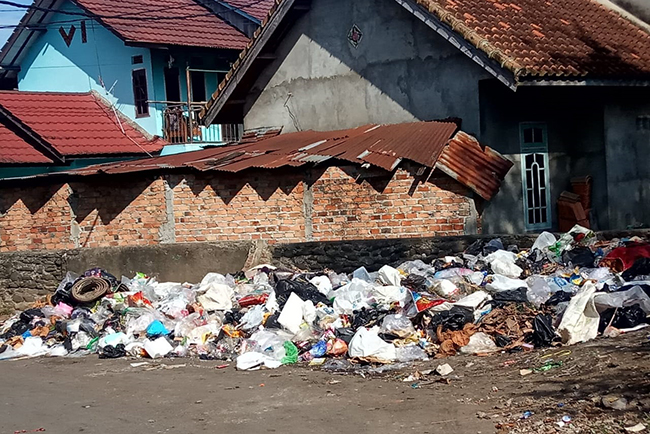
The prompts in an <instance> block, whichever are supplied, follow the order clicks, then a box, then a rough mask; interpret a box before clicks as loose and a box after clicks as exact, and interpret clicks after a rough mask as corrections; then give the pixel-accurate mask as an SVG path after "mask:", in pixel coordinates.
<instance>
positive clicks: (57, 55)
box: [18, 2, 164, 135]
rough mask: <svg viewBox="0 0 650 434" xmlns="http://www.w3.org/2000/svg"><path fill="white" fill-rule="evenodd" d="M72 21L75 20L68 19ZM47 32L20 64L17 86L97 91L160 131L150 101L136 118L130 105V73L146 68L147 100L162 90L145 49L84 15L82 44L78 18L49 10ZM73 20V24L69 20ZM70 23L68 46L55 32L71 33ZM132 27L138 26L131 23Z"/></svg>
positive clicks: (149, 128)
mask: <svg viewBox="0 0 650 434" xmlns="http://www.w3.org/2000/svg"><path fill="white" fill-rule="evenodd" d="M61 9H62V10H65V11H70V12H73V11H74V12H77V11H79V9H78V8H77V7H76V6H74V5H73V4H71V3H69V2H67V3H65V4H64V6H63V7H62V8H61ZM73 20H74V21H73ZM60 21H65V22H66V23H64V24H49V25H48V26H47V31H46V32H44V33H43V34H42V35H40V36H39V37H38V40H37V41H36V43H35V44H34V45H33V46H32V47H31V49H30V50H29V52H28V53H27V55H26V57H25V59H24V60H23V62H22V64H21V65H20V67H21V71H20V73H19V75H18V89H19V90H26V91H59V92H87V91H89V90H96V91H98V92H99V93H100V94H101V95H103V96H104V97H105V98H106V99H108V100H109V101H111V102H112V103H114V104H115V107H116V108H117V109H118V110H120V111H121V112H122V113H124V114H125V115H126V116H128V117H130V118H132V119H134V120H135V121H136V122H137V123H138V124H139V125H140V126H142V127H143V128H144V129H145V130H147V131H148V132H149V133H151V134H157V135H160V134H161V133H162V114H161V113H160V111H159V108H157V107H156V106H153V105H150V107H149V116H148V117H141V118H136V116H135V106H134V103H133V100H134V98H133V87H132V83H131V71H132V70H134V69H141V68H144V69H145V70H146V72H147V85H148V93H149V99H151V100H154V99H159V98H160V96H162V95H160V96H159V95H158V94H157V92H156V90H158V91H159V90H160V89H161V88H162V89H163V90H164V86H163V85H162V82H161V83H160V85H159V86H156V85H154V80H155V79H157V80H162V79H163V77H162V71H160V77H156V76H154V75H153V70H152V67H151V53H150V50H149V49H148V48H140V47H127V46H126V45H124V42H122V40H120V39H119V38H118V37H117V36H115V35H114V34H113V33H111V32H110V31H109V30H107V29H106V28H104V27H103V26H101V25H100V24H98V23H97V22H95V21H92V20H89V19H86V20H85V25H86V36H87V38H86V43H84V42H83V41H82V31H81V21H82V20H81V17H80V18H79V19H76V17H75V16H71V15H64V14H58V13H57V14H54V15H53V17H52V20H51V22H54V23H56V22H60ZM70 21H73V22H70ZM72 25H74V26H75V32H74V34H73V36H72V40H71V42H70V46H68V45H67V44H66V41H65V40H64V38H63V37H62V35H61V34H60V33H59V27H63V28H64V30H65V32H66V33H67V34H70V28H71V26H72ZM134 25H137V24H134ZM136 55H141V56H142V58H143V63H142V64H139V65H132V64H131V58H132V56H136Z"/></svg>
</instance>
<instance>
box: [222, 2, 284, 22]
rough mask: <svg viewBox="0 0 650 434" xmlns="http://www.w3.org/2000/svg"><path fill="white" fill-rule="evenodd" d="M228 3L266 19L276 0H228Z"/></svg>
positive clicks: (249, 13)
mask: <svg viewBox="0 0 650 434" xmlns="http://www.w3.org/2000/svg"><path fill="white" fill-rule="evenodd" d="M226 3H228V4H229V5H230V6H234V7H236V8H237V9H239V10H241V11H244V12H246V13H247V14H248V15H250V16H252V17H253V18H257V19H258V20H260V21H264V18H266V16H267V15H268V14H269V11H270V10H271V8H272V7H273V4H274V3H275V0H226Z"/></svg>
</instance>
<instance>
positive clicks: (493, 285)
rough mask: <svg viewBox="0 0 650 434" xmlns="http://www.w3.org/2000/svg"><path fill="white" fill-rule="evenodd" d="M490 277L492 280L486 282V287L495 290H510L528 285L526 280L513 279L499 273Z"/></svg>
mask: <svg viewBox="0 0 650 434" xmlns="http://www.w3.org/2000/svg"><path fill="white" fill-rule="evenodd" d="M488 277H490V278H491V279H492V282H490V283H488V284H486V285H485V287H486V288H487V289H488V290H490V291H493V292H499V291H510V290H513V289H519V288H525V287H526V286H527V285H526V282H525V281H523V280H520V279H511V278H509V277H506V276H501V275H498V274H495V275H492V276H488Z"/></svg>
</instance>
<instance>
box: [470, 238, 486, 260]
mask: <svg viewBox="0 0 650 434" xmlns="http://www.w3.org/2000/svg"><path fill="white" fill-rule="evenodd" d="M484 245H485V240H483V239H480V238H479V239H478V240H476V241H474V242H473V243H472V244H470V246H469V247H468V248H467V249H465V253H466V254H468V255H472V256H478V255H480V254H481V253H483V246H484Z"/></svg>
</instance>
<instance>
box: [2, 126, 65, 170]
mask: <svg viewBox="0 0 650 434" xmlns="http://www.w3.org/2000/svg"><path fill="white" fill-rule="evenodd" d="M0 163H2V164H40V163H45V164H47V163H53V161H52V160H51V159H50V158H48V157H46V156H45V155H43V154H42V153H40V152H39V151H37V150H36V148H34V147H33V146H32V145H30V144H29V143H27V142H25V141H24V140H23V139H22V138H20V137H18V136H17V135H16V133H14V132H13V131H11V130H10V129H9V128H7V127H6V126H5V125H2V124H0Z"/></svg>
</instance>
